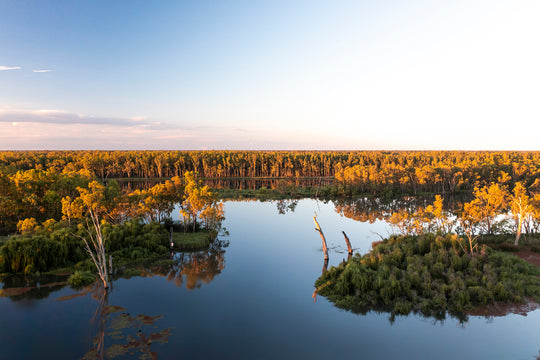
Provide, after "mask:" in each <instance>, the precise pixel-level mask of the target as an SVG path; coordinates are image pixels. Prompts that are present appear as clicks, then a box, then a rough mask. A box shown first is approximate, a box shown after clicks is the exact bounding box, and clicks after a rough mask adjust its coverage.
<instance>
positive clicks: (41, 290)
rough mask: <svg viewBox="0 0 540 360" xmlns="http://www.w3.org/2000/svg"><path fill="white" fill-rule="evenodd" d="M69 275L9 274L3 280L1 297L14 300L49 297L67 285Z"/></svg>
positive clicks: (0, 290)
mask: <svg viewBox="0 0 540 360" xmlns="http://www.w3.org/2000/svg"><path fill="white" fill-rule="evenodd" d="M67 278H68V275H41V276H32V275H7V276H5V277H4V278H3V279H2V281H3V284H2V289H0V297H9V298H10V299H11V300H13V301H20V300H29V299H31V300H39V299H45V298H47V297H49V295H50V294H51V293H53V292H55V291H58V290H60V289H62V288H64V287H65V286H66V285H67Z"/></svg>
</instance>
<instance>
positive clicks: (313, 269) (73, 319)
mask: <svg viewBox="0 0 540 360" xmlns="http://www.w3.org/2000/svg"><path fill="white" fill-rule="evenodd" d="M314 211H317V214H318V216H317V220H318V222H319V223H320V225H321V227H322V229H323V231H324V234H325V236H326V238H327V241H328V245H329V249H330V253H329V256H330V263H329V267H331V266H332V265H337V264H338V263H339V262H341V261H342V260H343V259H344V258H346V257H347V251H346V250H347V247H346V245H345V242H344V240H343V235H342V233H341V231H345V232H346V233H347V235H348V237H349V238H350V240H351V244H352V246H353V248H355V251H358V252H361V253H364V252H367V251H368V250H369V249H370V247H371V243H372V242H373V241H377V240H379V236H378V235H376V234H375V233H379V234H380V235H382V236H387V235H388V233H389V232H390V231H391V229H390V227H389V226H388V225H386V224H385V223H384V222H382V221H376V222H375V223H373V224H369V223H359V222H357V221H355V220H352V219H349V218H346V217H344V216H340V215H339V214H338V213H337V212H336V211H335V206H334V204H333V203H331V202H329V203H326V204H325V203H323V202H318V203H317V202H315V201H314V200H300V201H299V202H298V204H297V206H296V208H295V210H294V212H292V211H287V212H286V213H285V214H279V212H278V207H277V204H276V202H259V201H249V202H227V203H226V207H225V216H226V220H225V222H224V224H223V225H224V226H225V227H226V228H227V230H228V231H229V232H230V236H228V237H227V238H226V240H228V241H229V242H230V245H229V247H227V248H226V252H225V254H224V261H225V266H224V267H223V269H222V270H221V272H220V273H219V275H218V276H214V277H213V278H212V280H211V282H209V283H208V284H205V285H204V286H201V287H200V288H198V289H197V290H196V291H189V290H188V289H187V288H186V287H185V286H181V287H178V286H176V285H174V283H172V282H171V281H168V280H167V278H166V277H165V276H155V277H134V278H131V279H119V280H117V281H115V283H114V289H113V292H112V293H111V294H110V297H109V303H110V304H114V305H118V306H122V307H124V308H126V309H129V311H130V313H132V314H147V315H148V316H158V315H163V317H162V318H160V320H159V326H160V328H164V329H168V328H172V330H171V335H170V338H169V342H168V343H167V344H165V345H163V346H159V347H156V350H157V351H158V354H159V358H160V359H161V358H163V359H175V358H188V359H189V358H197V359H198V358H219V359H227V358H257V359H275V358H302V359H304V358H311V359H334V358H367V359H391V358H395V359H404V358H411V359H431V358H437V359H456V358H460V359H481V358H483V359H484V358H485V359H488V358H489V359H495V358H496V359H514V358H524V359H530V358H533V357H534V356H535V355H536V354H537V352H538V349H539V348H540V341H539V338H538V336H537V334H538V330H539V329H540V327H539V325H538V324H539V323H540V310H536V311H533V312H531V313H529V314H528V316H527V317H524V316H521V315H508V316H505V317H499V318H493V319H492V320H488V319H486V318H481V317H476V316H471V317H470V319H469V322H468V323H466V324H465V325H464V327H461V326H460V325H459V322H458V321H457V320H455V319H448V320H446V321H444V322H443V323H440V322H439V323H436V324H433V320H432V319H423V318H421V317H419V316H409V317H406V318H402V317H398V318H397V320H396V321H395V323H393V324H391V323H390V322H389V321H388V318H389V315H388V314H375V313H369V314H367V315H365V316H360V315H355V314H352V313H350V312H346V311H343V310H339V309H337V308H335V307H334V306H333V305H332V304H330V303H329V302H328V301H327V300H326V299H325V298H323V297H320V296H319V297H317V302H316V303H314V302H313V298H312V293H313V290H314V287H313V284H314V282H315V280H316V279H317V277H318V276H319V275H320V273H321V270H322V267H323V253H322V249H321V239H320V237H319V234H318V233H317V232H316V231H315V229H314V222H313V215H314ZM73 292H74V291H73V290H71V289H69V288H64V289H62V290H60V291H58V292H57V293H53V294H51V295H50V296H49V297H48V298H46V299H43V300H39V301H36V306H35V307H34V308H32V309H21V308H17V307H16V306H15V305H14V302H13V301H10V300H9V299H7V298H0V318H1V321H2V324H11V326H9V327H7V326H3V328H0V348H1V349H2V350H1V351H2V352H1V353H0V354H1V355H2V356H0V357H2V358H3V355H5V354H7V355H14V354H17V350H18V351H19V353H20V354H23V355H26V357H25V356H23V357H22V358H33V357H32V355H33V354H37V353H38V352H37V351H36V352H33V350H31V349H29V348H28V347H27V346H26V344H28V343H32V344H34V343H35V344H36V345H33V346H32V347H34V346H40V347H41V348H42V349H50V351H52V352H51V353H56V352H58V353H59V354H60V355H66V354H68V355H66V356H63V357H62V356H58V357H57V358H77V356H82V354H84V352H85V351H87V350H88V344H89V343H90V342H91V340H92V337H93V336H94V335H93V334H92V333H91V331H90V330H91V329H90V326H89V319H90V318H91V317H92V313H93V311H94V310H95V307H96V301H95V300H92V299H91V298H90V297H89V296H86V297H79V298H75V299H73V300H69V301H61V302H59V301H56V300H55V299H57V298H58V297H60V296H64V295H68V294H70V293H73ZM14 346H16V347H17V348H15V349H14ZM70 349H71V350H70ZM39 353H42V352H39ZM74 354H75V355H76V356H74ZM6 358H13V357H9V356H7V357H6ZM18 358H21V357H18Z"/></svg>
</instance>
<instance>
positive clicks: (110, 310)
mask: <svg viewBox="0 0 540 360" xmlns="http://www.w3.org/2000/svg"><path fill="white" fill-rule="evenodd" d="M111 292H112V289H111V290H109V291H107V290H106V289H104V288H103V287H101V286H99V283H98V282H94V283H93V284H92V285H90V286H89V287H87V288H85V289H84V290H83V291H82V292H81V293H80V294H75V295H73V296H82V295H86V294H88V293H90V294H91V295H92V298H94V299H95V300H97V302H98V305H97V307H96V311H95V312H94V315H93V317H92V319H91V322H92V323H93V324H94V326H95V329H94V333H95V336H94V340H93V343H92V346H91V347H90V349H89V350H88V351H87V352H86V353H85V354H84V355H83V357H82V359H100V360H101V359H114V358H117V357H125V356H129V358H138V359H157V355H158V353H157V352H156V351H153V350H154V349H155V346H154V347H153V348H152V345H153V344H155V343H160V344H165V343H167V342H168V340H169V336H170V335H171V329H170V328H167V329H162V330H160V331H157V329H158V326H156V324H155V323H156V321H157V320H159V319H160V318H162V315H157V316H149V315H143V314H139V315H136V316H131V315H130V313H128V312H127V310H126V309H125V308H123V307H121V306H115V305H109V294H110V293H111ZM68 298H70V297H66V298H64V299H63V300H67V299H68Z"/></svg>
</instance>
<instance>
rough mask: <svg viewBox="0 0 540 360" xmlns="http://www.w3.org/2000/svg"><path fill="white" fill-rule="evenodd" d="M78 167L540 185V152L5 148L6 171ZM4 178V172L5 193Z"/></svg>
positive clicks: (392, 186)
mask: <svg viewBox="0 0 540 360" xmlns="http://www.w3.org/2000/svg"><path fill="white" fill-rule="evenodd" d="M27 170H38V171H49V172H53V173H66V172H67V173H73V172H80V173H86V174H91V175H92V176H95V177H97V178H99V179H113V178H114V179H119V178H127V179H134V178H146V179H148V178H152V179H160V178H172V177H174V176H180V177H181V176H183V174H184V173H185V172H188V171H195V172H197V173H199V174H200V176H201V177H204V178H218V179H219V178H231V177H243V178H260V177H268V178H307V177H319V178H323V177H326V178H328V177H335V179H336V180H337V182H338V183H340V184H342V185H343V186H344V187H346V188H347V191H348V192H349V193H351V192H352V193H368V192H369V193H373V194H381V193H384V192H386V193H390V194H402V193H409V194H417V193H419V192H430V193H440V194H445V193H455V192H459V191H469V192H471V191H473V189H474V187H477V186H483V185H486V184H490V183H493V182H501V181H502V182H504V183H507V184H508V185H510V186H513V184H514V183H516V182H521V183H522V184H523V185H524V186H525V187H526V188H529V187H531V186H540V180H537V179H538V178H540V152H491V151H476V152H467V151H393V152H389V151H347V152H345V151H227V150H219V151H4V152H0V173H2V174H4V175H3V176H4V177H5V174H15V173H17V172H18V171H27ZM2 181H4V182H5V179H0V195H1V186H2Z"/></svg>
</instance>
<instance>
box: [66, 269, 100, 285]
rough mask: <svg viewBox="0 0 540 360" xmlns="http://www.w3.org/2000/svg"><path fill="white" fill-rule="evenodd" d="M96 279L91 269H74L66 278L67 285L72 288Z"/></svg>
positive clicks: (88, 283)
mask: <svg viewBox="0 0 540 360" xmlns="http://www.w3.org/2000/svg"><path fill="white" fill-rule="evenodd" d="M95 280H96V274H95V273H94V272H91V271H75V272H74V273H73V274H71V276H70V277H69V278H68V279H67V283H68V285H69V286H71V287H73V288H80V287H83V286H86V285H90V284H91V283H93V282H94V281H95Z"/></svg>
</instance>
